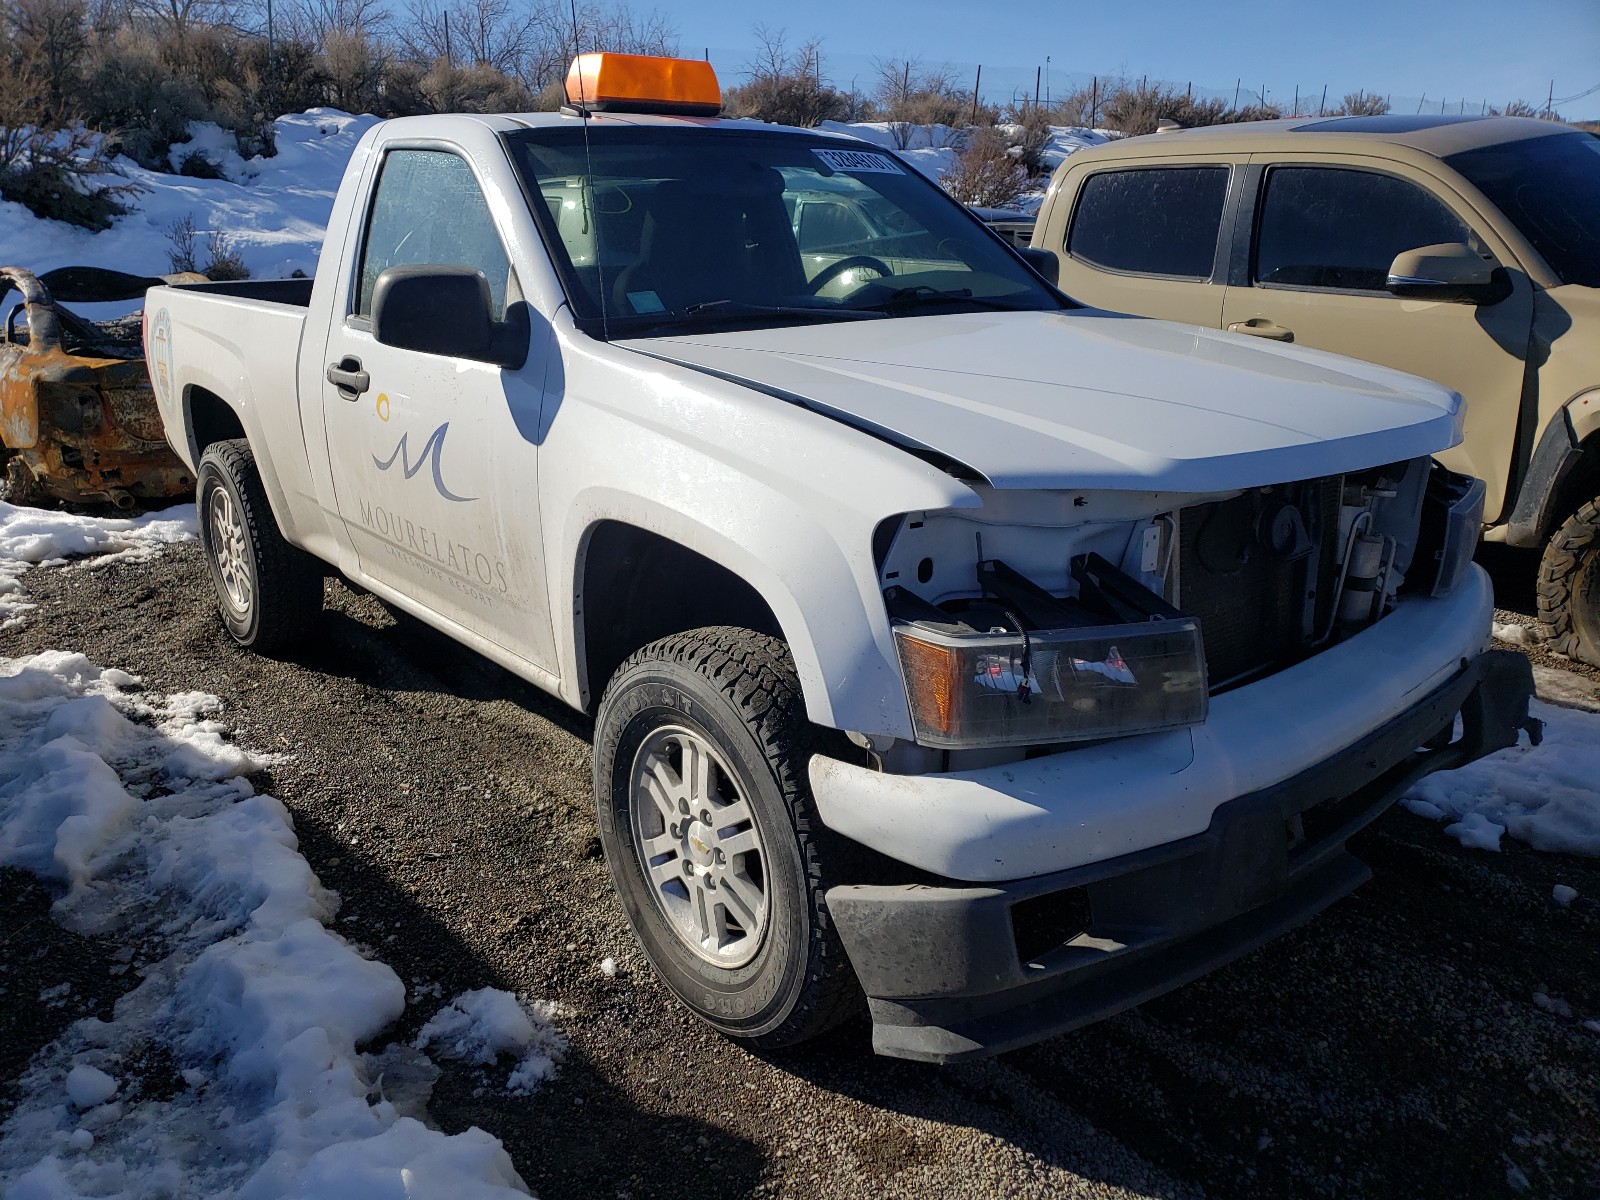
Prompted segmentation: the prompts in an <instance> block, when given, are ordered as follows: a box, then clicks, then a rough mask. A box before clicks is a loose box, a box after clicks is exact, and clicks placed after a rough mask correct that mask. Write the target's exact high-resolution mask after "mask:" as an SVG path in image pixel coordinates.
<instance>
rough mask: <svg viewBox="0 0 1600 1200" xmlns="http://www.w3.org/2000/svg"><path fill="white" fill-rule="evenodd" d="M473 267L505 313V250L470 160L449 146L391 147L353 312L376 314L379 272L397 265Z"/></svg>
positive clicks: (377, 194)
mask: <svg viewBox="0 0 1600 1200" xmlns="http://www.w3.org/2000/svg"><path fill="white" fill-rule="evenodd" d="M411 266H430V267H471V268H472V269H474V270H477V271H481V272H482V273H483V276H484V278H485V279H486V280H488V282H489V297H490V301H491V304H492V308H493V312H494V315H495V317H496V318H497V319H498V318H501V317H503V316H504V315H505V307H506V281H507V278H508V276H509V274H510V271H511V260H510V259H509V258H508V257H507V256H506V251H505V247H504V246H503V245H502V244H501V241H500V235H499V234H498V233H497V232H496V231H495V226H494V219H493V218H492V217H491V216H490V215H489V205H488V202H487V201H485V200H484V198H483V191H482V189H480V188H479V187H478V181H477V179H476V178H475V177H474V176H473V174H472V168H471V167H469V166H468V165H467V163H466V161H465V160H464V159H462V158H461V157H460V156H459V155H455V154H451V153H450V152H448V151H445V150H391V151H390V152H389V153H388V154H387V155H385V156H384V160H383V166H382V168H381V171H380V174H379V176H378V186H377V187H376V188H375V189H373V198H372V210H371V213H370V215H369V217H368V219H367V236H366V242H365V244H364V245H363V247H362V252H361V273H360V283H361V286H360V288H359V290H358V292H357V296H356V303H355V309H354V313H353V314H352V315H354V316H357V317H366V318H370V317H371V315H372V292H373V288H374V286H375V285H376V284H377V282H378V276H379V275H381V274H383V272H384V271H386V270H387V269H388V268H390V267H411Z"/></svg>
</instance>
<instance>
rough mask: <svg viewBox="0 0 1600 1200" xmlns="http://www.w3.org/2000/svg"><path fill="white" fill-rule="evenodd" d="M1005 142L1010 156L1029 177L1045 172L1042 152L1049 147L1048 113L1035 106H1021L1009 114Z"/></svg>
mask: <svg viewBox="0 0 1600 1200" xmlns="http://www.w3.org/2000/svg"><path fill="white" fill-rule="evenodd" d="M1009 126H1010V127H1009V128H1008V129H1007V130H1006V141H1007V142H1008V143H1009V145H1010V147H1011V152H1012V154H1013V155H1014V156H1015V157H1016V160H1017V161H1018V162H1019V163H1021V164H1022V169H1023V170H1025V171H1026V172H1027V173H1028V175H1029V176H1030V177H1032V176H1035V175H1042V174H1044V171H1045V165H1044V152H1045V150H1046V149H1048V148H1049V145H1050V113H1049V112H1048V111H1046V110H1045V109H1042V108H1040V107H1039V106H1038V105H1035V104H1027V105H1023V106H1022V107H1021V108H1018V109H1014V110H1013V111H1012V113H1011V114H1010V121H1009Z"/></svg>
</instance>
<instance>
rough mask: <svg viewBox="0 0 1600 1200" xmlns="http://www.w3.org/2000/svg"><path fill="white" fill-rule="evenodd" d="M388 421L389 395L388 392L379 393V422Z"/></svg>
mask: <svg viewBox="0 0 1600 1200" xmlns="http://www.w3.org/2000/svg"><path fill="white" fill-rule="evenodd" d="M388 419H389V393H388V392H379V393H378V420H380V421H387V420H388Z"/></svg>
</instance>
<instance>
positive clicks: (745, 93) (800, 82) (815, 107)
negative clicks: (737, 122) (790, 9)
mask: <svg viewBox="0 0 1600 1200" xmlns="http://www.w3.org/2000/svg"><path fill="white" fill-rule="evenodd" d="M755 34H756V41H757V43H758V44H759V49H758V50H757V52H756V56H755V58H754V60H753V61H752V62H751V63H750V65H749V66H748V67H746V68H745V69H746V71H747V72H748V74H749V80H748V81H747V82H746V83H744V84H742V85H741V86H739V87H736V88H730V89H729V90H728V93H727V96H726V99H725V103H726V107H727V109H728V111H729V112H730V113H732V114H733V115H735V116H741V117H759V118H760V119H761V120H763V121H776V122H778V123H779V124H781V125H800V126H805V127H810V126H813V125H817V124H819V123H821V122H823V121H842V120H845V119H847V118H848V116H849V111H850V106H849V103H848V101H847V100H846V98H845V97H844V96H842V95H841V94H840V93H839V92H838V91H837V90H836V89H835V88H833V87H831V86H830V85H829V84H827V83H826V82H824V80H823V78H822V43H821V41H820V40H819V39H816V38H813V39H812V40H811V41H809V42H805V43H803V44H801V45H800V46H798V47H796V48H795V49H794V50H790V49H789V46H788V41H787V37H786V35H785V33H784V31H783V30H781V29H778V30H774V29H771V28H769V27H767V26H765V25H757V26H756V28H755Z"/></svg>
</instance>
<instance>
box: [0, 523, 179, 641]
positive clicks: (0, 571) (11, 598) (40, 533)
mask: <svg viewBox="0 0 1600 1200" xmlns="http://www.w3.org/2000/svg"><path fill="white" fill-rule="evenodd" d="M197 532H198V527H197V525H196V523H195V511H194V505H192V504H181V505H178V506H177V507H176V508H169V509H165V510H163V511H161V512H155V513H146V514H145V515H144V516H142V517H85V516H79V515H77V514H75V513H66V512H54V511H51V510H48V509H42V508H18V507H16V506H15V505H11V504H7V503H5V502H4V501H3V500H0V629H4V628H5V627H6V626H7V625H10V624H11V623H12V622H13V621H15V620H17V619H18V617H20V616H21V614H22V613H24V612H26V611H27V610H28V609H30V608H32V607H33V605H32V604H31V603H30V602H29V600H28V593H27V589H26V588H24V587H23V584H22V576H23V574H24V573H25V572H26V571H27V570H28V568H29V567H30V566H32V565H34V564H35V563H51V564H57V563H60V562H62V561H64V560H66V559H69V558H77V557H79V556H82V555H91V554H92V555H97V556H99V557H96V558H94V559H92V560H90V562H89V563H88V564H86V565H90V566H96V565H100V564H103V563H107V562H112V561H114V560H117V559H140V560H142V559H146V558H150V557H152V556H153V555H155V554H158V553H160V550H161V547H162V546H165V545H169V544H171V543H172V542H184V541H189V540H191V539H192V538H194V537H195V536H197Z"/></svg>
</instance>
